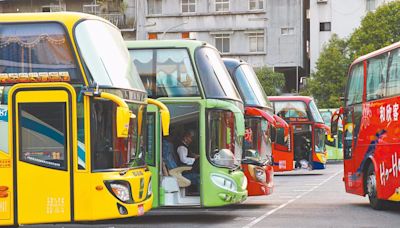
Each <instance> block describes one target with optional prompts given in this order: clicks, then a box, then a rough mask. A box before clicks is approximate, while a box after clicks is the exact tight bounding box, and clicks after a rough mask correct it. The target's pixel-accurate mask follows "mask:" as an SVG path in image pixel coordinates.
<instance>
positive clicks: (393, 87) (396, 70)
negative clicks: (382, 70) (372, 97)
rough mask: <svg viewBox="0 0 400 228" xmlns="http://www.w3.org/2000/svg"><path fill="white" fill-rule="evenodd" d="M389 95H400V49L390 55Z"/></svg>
mask: <svg viewBox="0 0 400 228" xmlns="http://www.w3.org/2000/svg"><path fill="white" fill-rule="evenodd" d="M386 86H387V95H388V96H392V95H398V94H400V49H396V50H394V51H393V52H392V53H391V54H390V61H389V75H388V81H387V85H386Z"/></svg>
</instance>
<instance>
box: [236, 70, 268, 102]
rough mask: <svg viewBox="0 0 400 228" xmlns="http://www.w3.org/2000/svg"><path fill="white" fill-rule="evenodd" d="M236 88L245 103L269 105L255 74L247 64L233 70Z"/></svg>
mask: <svg viewBox="0 0 400 228" xmlns="http://www.w3.org/2000/svg"><path fill="white" fill-rule="evenodd" d="M235 75H236V80H237V82H238V85H237V86H238V88H239V90H240V91H241V92H242V95H243V99H244V101H245V104H246V105H252V106H260V107H270V108H272V105H271V103H270V102H269V100H268V98H267V95H266V94H265V92H264V89H263V88H262V86H261V84H260V82H259V81H258V78H257V75H256V73H255V72H254V70H253V68H252V67H251V66H249V65H240V67H238V68H237V69H236V71H235Z"/></svg>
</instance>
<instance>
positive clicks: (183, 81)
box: [130, 48, 200, 98]
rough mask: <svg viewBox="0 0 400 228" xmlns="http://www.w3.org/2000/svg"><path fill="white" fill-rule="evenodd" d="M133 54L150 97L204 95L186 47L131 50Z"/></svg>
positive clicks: (134, 61)
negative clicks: (201, 92) (201, 93)
mask: <svg viewBox="0 0 400 228" xmlns="http://www.w3.org/2000/svg"><path fill="white" fill-rule="evenodd" d="M130 55H131V57H132V60H133V63H134V65H135V66H136V68H137V69H138V71H139V74H140V78H141V79H142V81H143V84H144V86H145V88H146V91H147V93H148V96H149V97H151V98H157V97H198V96H200V90H199V87H198V85H197V81H196V77H195V74H194V71H193V66H192V63H191V61H190V57H189V53H188V51H187V50H186V49H183V48H182V49H179V48H175V49H140V50H130Z"/></svg>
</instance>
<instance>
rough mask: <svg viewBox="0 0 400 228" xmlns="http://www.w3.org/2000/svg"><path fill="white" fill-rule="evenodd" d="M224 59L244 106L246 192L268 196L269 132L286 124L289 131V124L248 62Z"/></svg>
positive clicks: (270, 172) (270, 179) (270, 174)
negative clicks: (276, 113)
mask: <svg viewBox="0 0 400 228" xmlns="http://www.w3.org/2000/svg"><path fill="white" fill-rule="evenodd" d="M223 60H224V64H225V66H226V68H227V69H228V71H229V73H230V75H231V77H232V79H233V81H234V83H235V86H236V87H237V89H238V90H239V93H240V95H241V97H242V99H243V102H244V105H245V128H246V131H245V137H244V143H243V150H244V153H243V160H242V168H243V171H244V173H245V175H246V177H247V180H248V185H247V191H248V194H249V195H250V196H257V195H269V194H271V193H272V191H273V185H274V184H273V183H274V182H273V174H274V170H273V160H272V151H273V147H274V140H271V139H274V138H273V137H272V132H273V131H274V129H275V128H276V127H279V128H281V129H283V130H282V132H284V131H285V127H286V132H288V127H289V125H288V124H287V123H286V122H285V121H284V120H283V119H281V118H279V117H277V116H276V115H274V113H273V109H272V104H271V102H270V101H269V100H268V98H267V96H266V94H265V92H264V90H263V88H262V86H261V84H260V82H259V81H258V78H257V75H256V74H255V72H254V70H253V68H252V67H251V66H250V65H249V64H248V63H246V62H244V61H241V60H237V59H230V58H224V59H223ZM282 138H283V136H282ZM282 141H283V140H282ZM287 150H288V149H287Z"/></svg>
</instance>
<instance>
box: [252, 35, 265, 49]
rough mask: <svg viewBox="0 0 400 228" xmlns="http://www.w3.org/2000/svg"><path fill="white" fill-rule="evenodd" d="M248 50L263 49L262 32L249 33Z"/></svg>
mask: <svg viewBox="0 0 400 228" xmlns="http://www.w3.org/2000/svg"><path fill="white" fill-rule="evenodd" d="M249 50H250V52H263V51H264V33H263V32H257V33H249Z"/></svg>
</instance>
